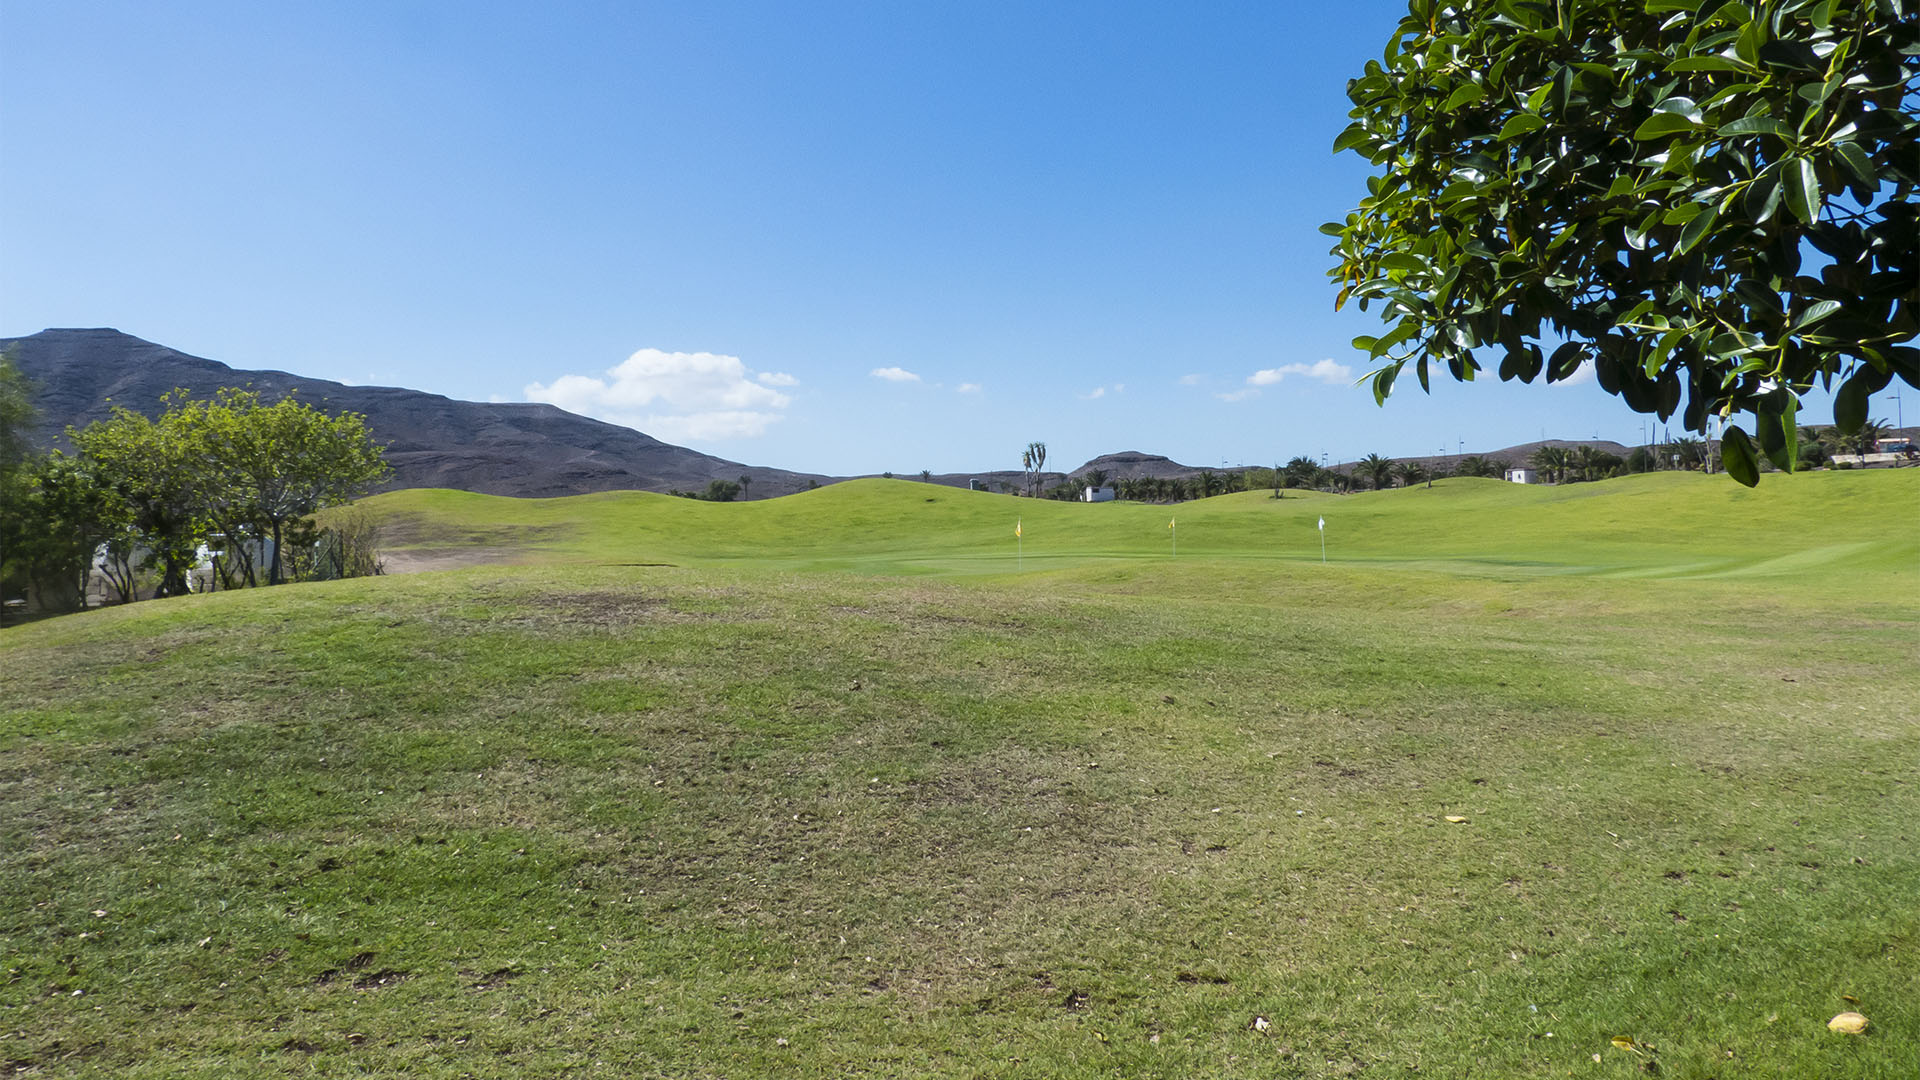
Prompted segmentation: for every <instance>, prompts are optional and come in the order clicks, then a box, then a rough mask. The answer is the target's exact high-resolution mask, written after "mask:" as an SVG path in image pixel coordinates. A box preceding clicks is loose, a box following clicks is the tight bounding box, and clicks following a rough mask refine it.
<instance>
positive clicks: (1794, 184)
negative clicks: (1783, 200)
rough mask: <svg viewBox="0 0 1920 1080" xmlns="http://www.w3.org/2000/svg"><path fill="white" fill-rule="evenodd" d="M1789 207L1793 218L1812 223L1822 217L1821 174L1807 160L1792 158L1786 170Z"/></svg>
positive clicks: (1784, 185)
mask: <svg viewBox="0 0 1920 1080" xmlns="http://www.w3.org/2000/svg"><path fill="white" fill-rule="evenodd" d="M1784 180H1785V183H1784V184H1783V185H1782V186H1783V187H1785V189H1786V195H1787V206H1788V208H1790V209H1791V210H1792V211H1793V216H1794V217H1797V218H1799V219H1800V220H1801V221H1804V222H1808V223H1812V222H1813V221H1814V220H1815V219H1816V218H1818V217H1819V215H1820V174H1819V173H1817V172H1815V171H1814V168H1813V162H1811V161H1808V160H1807V159H1806V158H1791V159H1789V160H1788V161H1787V163H1786V167H1785V170H1784Z"/></svg>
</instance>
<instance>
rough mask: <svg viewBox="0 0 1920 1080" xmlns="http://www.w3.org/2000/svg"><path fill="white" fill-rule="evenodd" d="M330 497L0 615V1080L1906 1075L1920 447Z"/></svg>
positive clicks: (1918, 804) (1911, 978)
mask: <svg viewBox="0 0 1920 1080" xmlns="http://www.w3.org/2000/svg"><path fill="white" fill-rule="evenodd" d="M927 499H933V500H935V501H933V502H927V501H926V500H927ZM370 504H371V505H372V506H373V507H374V508H375V509H376V510H378V511H379V512H380V513H382V514H383V515H385V516H386V517H387V519H388V520H389V522H390V524H391V535H394V536H396V537H399V538H401V539H402V540H403V541H404V542H405V543H406V544H408V545H410V546H413V547H415V548H416V549H419V550H431V549H446V548H450V547H456V546H459V545H469V544H478V545H484V546H485V547H486V548H487V549H488V550H489V551H491V552H493V553H494V554H495V555H496V556H499V557H505V558H512V559H517V560H520V561H522V562H524V563H527V564H529V565H521V566H500V567H482V568H478V569H472V570H465V571H458V572H451V573H443V574H432V575H420V576H414V577H389V578H376V579H364V580H357V581H347V582H335V583H328V584H323V585H313V586H297V587H288V588H281V589H274V590H258V591H254V592H247V593H229V594H216V595H212V596H204V597H191V598H183V599H180V600H176V601H165V602H155V603H147V604H141V605H135V606H133V607H129V608H124V609H113V610H107V611H101V612H95V613H89V614H86V615H82V616H76V617H70V618H63V619H57V620H51V621H47V622H43V623H38V624H35V625H32V626H29V627H25V628H20V629H14V630H9V631H7V632H6V633H5V634H4V635H0V664H4V670H5V671H6V672H7V689H8V693H7V696H6V700H5V702H4V703H0V753H3V754H4V758H0V912H4V914H0V945H3V947H4V950H5V956H4V958H0V959H3V962H4V965H5V968H6V973H7V974H6V979H5V981H4V983H3V984H0V1036H3V1037H0V1064H8V1065H9V1067H10V1069H13V1070H18V1071H21V1072H23V1073H24V1074H27V1075H49V1076H52V1075H61V1076H65V1075H90V1076H116V1077H118V1076H128V1077H163V1076H164V1077H173V1076H232V1075H283V1074H284V1075H296V1076H347V1075H353V1076H365V1075H418V1076H428V1077H460V1076H500V1077H507V1076H551V1075H582V1076H592V1075H634V1076H662V1077H721V1076H724V1077H748V1076H776V1075H777V1076H819V1077H826V1076H849V1075H855V1076H918V1075H938V1076H964V1077H975V1076H979V1077H1001V1076H1012V1077H1053V1076H1069V1077H1075V1076H1082V1077H1105V1076H1129V1077H1135V1076H1160V1077H1189V1076H1219V1077H1273V1076H1279V1077H1323V1076H1326V1077H1331V1076H1375V1077H1387V1076H1392V1077H1404V1076H1566V1075H1577V1076H1594V1077H1605V1076H1620V1077H1625V1076H1645V1075H1647V1074H1648V1072H1649V1071H1650V1070H1649V1069H1648V1063H1649V1062H1651V1063H1652V1064H1653V1065H1655V1066H1656V1067H1657V1069H1658V1071H1659V1074H1660V1075H1663V1076H1669V1077H1702V1078H1704V1077H1735V1076H1742V1077H1744V1076H1774V1077H1801V1076H1838V1077H1882V1076H1885V1077H1909V1076H1911V1075H1912V1074H1913V1062H1914V1060H1915V1047H1920V1005H1917V1004H1916V1003H1917V1002H1920V956H1917V955H1916V953H1917V952H1920V900H1916V895H1920V894H1916V891H1915V887H1914V883H1915V882H1916V881H1920V769H1916V766H1915V763H1916V762H1917V761H1920V718H1917V717H1916V713H1917V711H1920V710H1916V707H1915V702H1916V701H1917V700H1920V662H1917V661H1920V648H1917V647H1916V643H1917V642H1920V637H1916V635H1917V634H1920V588H1917V587H1916V574H1917V573H1920V547H1916V541H1915V539H1914V537H1915V535H1916V532H1920V530H1916V528H1915V526H1916V525H1920V471H1914V472H1904V473H1895V472H1883V473H1870V474H1869V473H1833V474H1814V475H1807V476H1796V477H1769V478H1768V480H1767V483H1766V484H1764V485H1762V487H1761V488H1760V489H1759V490H1758V491H1756V492H1747V491H1744V490H1741V489H1738V488H1737V487H1736V486H1735V485H1733V484H1731V483H1729V482H1726V481H1725V480H1724V479H1719V478H1712V479H1709V478H1700V477H1685V476H1680V477H1673V476H1659V477H1648V478H1640V479H1635V480H1631V481H1616V482H1609V483H1604V484H1593V485H1580V486H1577V487H1570V488H1566V489H1556V490H1545V489H1523V488H1520V487H1518V486H1515V485H1502V484H1497V483H1474V482H1467V481H1451V482H1445V483H1441V484H1438V485H1436V486H1435V487H1434V488H1433V489H1431V490H1430V491H1429V490H1427V489H1415V490H1411V491H1405V492H1388V493H1381V494H1378V495H1372V494H1369V495H1363V496H1350V497H1343V498H1335V497H1308V498H1292V497H1289V498H1288V499H1285V500H1280V501H1274V500H1272V499H1269V498H1266V497H1265V496H1264V495H1260V494H1252V495H1237V496H1230V497H1225V498H1220V499H1214V500H1208V501H1207V502H1204V503H1199V504H1190V505H1186V506H1182V507H1179V508H1177V509H1168V508H1163V507H1139V506H1127V505H1103V506H1080V505H1060V504H1047V503H1035V502H1029V501H1025V500H1019V501H1016V500H1011V499H1007V498H1005V497H1001V496H989V495H981V494H971V493H966V492H955V491H952V490H951V489H940V488H928V487H925V486H922V485H915V484H908V483H904V482H891V483H890V482H884V481H874V482H863V483H857V484H848V485H836V486H835V487H833V488H828V489H823V490H822V491H819V492H814V493H810V494H808V495H805V496H796V497H791V498H787V499H780V500H773V501H768V502H764V503H753V504H745V505H718V506H716V505H707V504H699V503H691V502H688V501H685V500H674V499H667V498H661V497H656V496H646V495H607V496H594V497H587V498H581V499H566V500H550V501H542V502H516V501H509V500H490V499H485V498H483V497H478V496H468V495H460V494H454V493H446V492H403V493H397V494H395V495H389V496H382V497H381V498H379V499H376V500H370ZM1322 514H1324V515H1325V516H1326V518H1327V522H1328V538H1329V544H1328V549H1329V556H1330V560H1329V562H1327V563H1326V564H1324V565H1323V564H1322V563H1321V562H1320V561H1319V550H1318V544H1317V539H1318V534H1317V532H1316V531H1315V529H1314V522H1315V521H1316V520H1317V519H1318V517H1319V516H1320V515H1322ZM1173 515H1177V517H1178V520H1179V541H1180V554H1179V556H1178V557H1177V558H1174V557H1171V556H1170V554H1169V552H1168V547H1169V545H1168V539H1169V538H1168V536H1167V528H1166V524H1167V518H1168V517H1169V516H1173ZM1016 516H1017V517H1019V518H1020V519H1021V520H1022V521H1023V526H1024V532H1025V534H1026V535H1025V541H1024V545H1023V546H1024V548H1025V556H1024V564H1023V565H1022V566H1021V567H1020V568H1019V569H1018V570H1016V568H1015V564H1014V552H1013V543H1012V541H1013V537H1012V523H1013V520H1014V518H1015V517H1016ZM634 563H664V564H671V565H623V564H634ZM1450 815H1451V816H1458V817H1464V818H1466V819H1467V820H1466V821H1464V822H1459V823H1453V822H1449V821H1447V820H1446V819H1447V817H1448V816H1450ZM96 912H98V913H100V914H96ZM1849 999H1852V1000H1849ZM1856 1003H1857V1004H1856ZM1851 1008H1858V1009H1859V1011H1861V1012H1864V1013H1865V1014H1867V1015H1868V1016H1869V1017H1870V1018H1871V1020H1872V1027H1871V1028H1870V1029H1869V1031H1868V1033H1867V1034H1866V1035H1864V1036H1859V1037H1847V1036H1841V1035H1835V1034H1832V1033H1830V1032H1828V1031H1827V1030H1826V1029H1825V1026H1824V1025H1825V1022H1826V1020H1827V1019H1828V1018H1829V1017H1831V1016H1832V1015H1833V1014H1835V1013H1837V1012H1840V1011H1842V1010H1845V1009H1851ZM1258 1019H1264V1020H1265V1021H1266V1026H1265V1028H1264V1030H1261V1029H1259V1027H1258V1025H1257V1023H1256V1021H1257V1020H1258ZM1615 1036H1628V1037H1631V1038H1632V1039H1634V1040H1636V1043H1637V1044H1651V1046H1652V1047H1653V1048H1654V1049H1653V1050H1652V1051H1651V1053H1650V1056H1648V1052H1647V1051H1644V1050H1635V1051H1628V1050H1623V1049H1619V1048H1617V1047H1615V1046H1614V1045H1613V1044H1612V1042H1611V1040H1612V1039H1613V1038H1614V1037H1615ZM1596 1054H1598V1055H1600V1061H1599V1062H1598V1063H1596V1062H1594V1061H1593V1056H1594V1055H1596Z"/></svg>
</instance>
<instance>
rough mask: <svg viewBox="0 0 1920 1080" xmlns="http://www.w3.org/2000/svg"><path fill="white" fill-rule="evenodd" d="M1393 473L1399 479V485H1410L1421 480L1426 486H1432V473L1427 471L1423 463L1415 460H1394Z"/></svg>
mask: <svg viewBox="0 0 1920 1080" xmlns="http://www.w3.org/2000/svg"><path fill="white" fill-rule="evenodd" d="M1393 475H1394V476H1396V477H1398V478H1399V479H1400V486H1401V487H1412V486H1413V485H1415V484H1418V483H1420V482H1421V481H1423V480H1424V481H1426V483H1427V486H1428V487H1432V486H1433V474H1431V473H1429V472H1428V471H1427V467H1426V466H1425V465H1422V464H1420V463H1419V462H1417V461H1401V462H1396V463H1395V464H1394V466H1393Z"/></svg>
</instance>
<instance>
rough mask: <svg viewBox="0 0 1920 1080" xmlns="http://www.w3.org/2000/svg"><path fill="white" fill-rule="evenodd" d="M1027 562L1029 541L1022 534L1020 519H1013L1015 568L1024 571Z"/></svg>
mask: <svg viewBox="0 0 1920 1080" xmlns="http://www.w3.org/2000/svg"><path fill="white" fill-rule="evenodd" d="M1026 562H1027V542H1026V540H1025V539H1023V538H1022V537H1021V536H1020V519H1019V518H1014V519H1013V568H1014V570H1015V571H1024V570H1025V569H1026Z"/></svg>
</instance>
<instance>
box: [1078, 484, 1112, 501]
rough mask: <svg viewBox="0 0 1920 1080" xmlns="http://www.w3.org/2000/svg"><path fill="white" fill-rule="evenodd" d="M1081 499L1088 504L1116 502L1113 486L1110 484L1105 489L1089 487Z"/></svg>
mask: <svg viewBox="0 0 1920 1080" xmlns="http://www.w3.org/2000/svg"><path fill="white" fill-rule="evenodd" d="M1080 497H1081V498H1082V499H1084V500H1086V501H1087V502H1112V501H1113V500H1114V489H1113V485H1112V484H1108V485H1106V486H1104V487H1094V486H1092V485H1088V486H1087V491H1086V494H1084V495H1082V496H1080Z"/></svg>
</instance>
